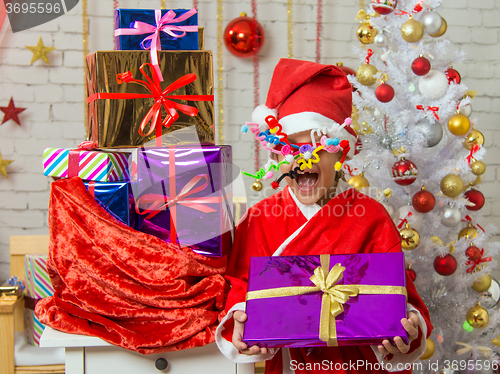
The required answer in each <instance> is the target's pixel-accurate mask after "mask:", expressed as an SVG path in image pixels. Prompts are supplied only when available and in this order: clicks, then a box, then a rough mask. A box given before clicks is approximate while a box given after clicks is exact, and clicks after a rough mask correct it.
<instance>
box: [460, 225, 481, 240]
mask: <svg viewBox="0 0 500 374" xmlns="http://www.w3.org/2000/svg"><path fill="white" fill-rule="evenodd" d="M476 236H477V230H476V228H475V227H472V226H471V225H467V227H464V228H463V229H462V230H460V232H459V233H458V240H460V239H462V238H466V239H474V238H475V237H476Z"/></svg>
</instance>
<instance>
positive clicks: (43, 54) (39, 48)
mask: <svg viewBox="0 0 500 374" xmlns="http://www.w3.org/2000/svg"><path fill="white" fill-rule="evenodd" d="M26 48H28V49H29V50H30V51H31V52H33V58H32V59H31V65H33V63H34V62H35V61H38V60H42V61H43V62H45V63H46V64H47V65H50V61H49V57H48V56H47V54H49V53H50V52H52V51H53V50H54V49H56V48H55V47H46V46H45V45H43V40H42V37H41V36H40V39H38V44H37V45H36V46H35V47H32V46H26Z"/></svg>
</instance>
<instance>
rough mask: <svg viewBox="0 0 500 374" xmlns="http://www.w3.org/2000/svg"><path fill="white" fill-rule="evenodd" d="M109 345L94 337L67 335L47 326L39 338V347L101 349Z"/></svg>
mask: <svg viewBox="0 0 500 374" xmlns="http://www.w3.org/2000/svg"><path fill="white" fill-rule="evenodd" d="M110 345H111V344H109V343H107V342H105V341H104V340H102V339H99V338H96V337H95V336H85V335H77V334H67V333H65V332H61V331H57V330H54V329H53V328H51V327H48V326H45V330H43V334H42V337H41V338H40V347H103V346H110Z"/></svg>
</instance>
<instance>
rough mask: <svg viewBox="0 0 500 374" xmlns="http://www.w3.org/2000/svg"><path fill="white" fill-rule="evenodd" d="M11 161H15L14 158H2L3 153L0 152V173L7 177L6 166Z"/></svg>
mask: <svg viewBox="0 0 500 374" xmlns="http://www.w3.org/2000/svg"><path fill="white" fill-rule="evenodd" d="M11 162H14V160H4V159H3V158H2V154H1V153H0V174H2V175H3V176H4V177H5V178H7V170H6V169H5V168H6V167H7V165H9V164H10V163H11Z"/></svg>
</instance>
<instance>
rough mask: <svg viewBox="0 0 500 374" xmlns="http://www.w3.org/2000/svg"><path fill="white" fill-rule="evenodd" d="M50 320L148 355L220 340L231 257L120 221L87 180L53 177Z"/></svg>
mask: <svg viewBox="0 0 500 374" xmlns="http://www.w3.org/2000/svg"><path fill="white" fill-rule="evenodd" d="M49 228H50V247H49V259H48V263H47V267H48V272H49V275H50V278H51V281H52V284H53V286H54V288H55V294H54V296H52V297H48V298H45V299H43V300H42V301H40V302H39V303H38V304H37V306H36V314H37V316H38V318H39V319H40V321H41V322H42V323H43V324H46V325H48V326H51V327H52V328H54V329H57V330H60V331H64V332H67V333H73V334H82V335H91V336H97V337H99V338H101V339H103V340H105V341H107V342H109V343H112V344H115V345H119V346H121V347H123V348H126V349H130V350H134V351H137V352H140V353H144V354H151V353H159V352H165V351H175V350H181V349H187V348H194V347H200V346H203V345H206V344H209V343H212V342H214V332H215V328H216V327H217V325H218V322H219V314H220V313H221V312H222V311H223V309H224V298H225V294H226V292H227V291H228V286H227V283H226V281H225V280H224V278H223V277H222V274H223V273H224V272H225V270H226V257H220V258H217V257H205V256H202V255H199V254H197V253H195V252H193V251H192V250H191V249H190V248H181V247H179V246H177V245H172V244H170V243H166V242H164V241H162V240H160V239H158V238H156V237H154V236H151V235H147V234H144V233H141V232H137V231H135V230H133V229H131V228H130V227H128V226H126V225H125V224H123V223H121V222H119V221H117V220H116V219H115V218H114V217H112V216H111V215H110V214H109V213H107V212H106V211H105V210H104V209H103V208H102V207H100V206H99V204H97V203H96V202H95V200H94V199H93V198H92V197H91V196H90V194H89V193H88V191H87V190H86V188H85V187H84V185H83V183H82V181H81V179H80V178H72V179H62V180H59V181H56V182H53V183H52V189H51V197H50V206H49Z"/></svg>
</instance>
